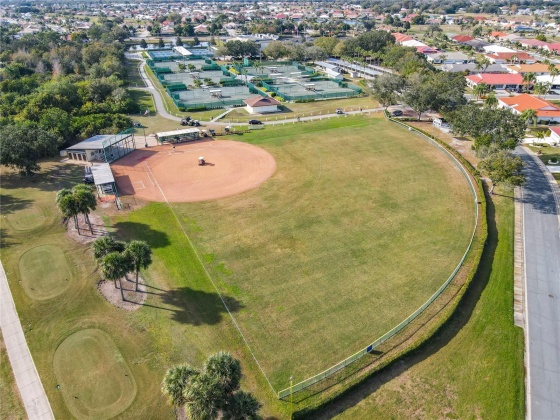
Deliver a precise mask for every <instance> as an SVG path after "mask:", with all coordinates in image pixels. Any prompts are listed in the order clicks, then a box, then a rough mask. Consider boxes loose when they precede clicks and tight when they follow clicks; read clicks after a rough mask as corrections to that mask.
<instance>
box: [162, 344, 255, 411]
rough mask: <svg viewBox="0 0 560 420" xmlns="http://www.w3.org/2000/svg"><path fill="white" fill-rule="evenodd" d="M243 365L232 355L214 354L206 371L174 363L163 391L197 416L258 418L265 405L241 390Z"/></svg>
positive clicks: (164, 382) (206, 366)
mask: <svg viewBox="0 0 560 420" xmlns="http://www.w3.org/2000/svg"><path fill="white" fill-rule="evenodd" d="M241 377H242V373H241V365H240V363H239V361H238V360H236V359H234V358H233V357H232V356H231V355H230V354H228V353H224V352H219V353H217V354H215V355H213V356H210V357H209V358H208V360H207V361H206V363H205V364H204V367H203V369H202V371H198V370H196V369H194V368H192V367H190V366H189V365H179V366H174V367H172V368H171V369H169V370H168V371H167V373H166V374H165V377H164V380H163V384H162V391H163V393H164V394H166V395H168V396H169V400H170V402H171V403H172V404H173V405H175V406H180V405H183V404H184V405H185V406H186V408H187V411H188V413H189V414H190V416H191V417H192V418H194V419H208V420H213V419H218V418H222V419H224V420H248V419H257V418H259V417H258V411H259V409H260V408H261V404H260V403H259V402H258V401H257V400H256V399H255V398H254V397H253V396H252V395H251V394H250V393H248V392H244V391H241V390H239V386H240V382H241Z"/></svg>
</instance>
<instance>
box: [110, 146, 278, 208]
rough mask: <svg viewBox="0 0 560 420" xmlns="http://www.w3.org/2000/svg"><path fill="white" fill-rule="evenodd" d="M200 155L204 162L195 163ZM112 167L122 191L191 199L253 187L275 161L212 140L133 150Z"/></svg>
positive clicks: (257, 152)
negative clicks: (201, 163)
mask: <svg viewBox="0 0 560 420" xmlns="http://www.w3.org/2000/svg"><path fill="white" fill-rule="evenodd" d="M199 157H204V159H205V161H206V164H205V165H204V166H200V165H199V164H198V163H199V161H198V158H199ZM111 169H112V170H113V174H114V176H115V180H116V182H117V185H118V188H119V192H120V193H121V194H122V195H134V196H136V197H137V198H141V199H144V200H148V201H170V202H196V201H207V200H213V199H217V198H223V197H228V196H231V195H235V194H238V193H241V192H244V191H248V190H251V189H253V188H256V187H258V186H259V185H261V184H262V183H263V182H265V181H266V180H267V179H268V178H270V176H272V174H273V173H274V171H275V169H276V162H275V160H274V158H273V157H272V155H271V154H270V153H268V152H267V151H265V150H264V149H261V148H260V147H257V146H253V145H250V144H246V143H240V142H236V141H228V140H222V141H214V140H211V141H198V142H190V143H183V144H176V145H175V148H174V147H173V146H172V145H162V146H157V147H152V148H149V149H141V150H136V151H134V152H133V153H131V154H129V155H127V156H125V157H124V158H122V159H119V160H118V161H117V162H115V164H113V165H111Z"/></svg>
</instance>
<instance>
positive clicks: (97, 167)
mask: <svg viewBox="0 0 560 420" xmlns="http://www.w3.org/2000/svg"><path fill="white" fill-rule="evenodd" d="M90 169H91V175H93V183H94V184H95V189H96V190H97V197H99V200H100V201H114V202H115V203H116V204H117V208H119V209H120V208H121V205H120V200H119V192H118V190H117V184H116V183H115V177H114V176H113V171H112V170H111V167H110V166H109V164H108V163H94V164H93V165H92V166H91V168H90Z"/></svg>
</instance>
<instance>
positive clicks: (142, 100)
mask: <svg viewBox="0 0 560 420" xmlns="http://www.w3.org/2000/svg"><path fill="white" fill-rule="evenodd" d="M128 93H129V95H130V96H131V98H132V99H133V100H134V102H136V103H137V104H138V105H139V106H140V110H141V114H144V111H145V110H146V109H149V110H150V113H152V114H154V113H155V112H156V107H155V104H154V98H153V96H152V94H151V93H150V92H146V91H145V90H136V89H129V90H128Z"/></svg>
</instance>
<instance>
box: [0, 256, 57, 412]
mask: <svg viewBox="0 0 560 420" xmlns="http://www.w3.org/2000/svg"><path fill="white" fill-rule="evenodd" d="M0 329H2V336H3V338H4V344H5V345H6V351H7V353H8V358H9V359H10V364H11V365H12V371H13V372H14V376H15V378H16V384H17V387H18V389H19V393H20V395H21V399H22V401H23V406H24V407H25V411H26V413H27V417H28V418H29V419H31V420H48V419H54V414H53V412H52V409H51V405H50V403H49V399H48V398H47V395H46V394H45V390H44V388H43V384H42V383H41V378H39V374H38V373H37V369H36V368H35V363H33V358H32V357H31V353H30V352H29V347H28V346H27V341H26V340H25V335H24V334H23V329H22V328H21V322H20V320H19V317H18V314H17V311H16V306H15V304H14V300H13V298H12V292H11V291H10V286H9V285H8V279H7V278H6V273H5V272H4V267H3V266H2V263H1V262H0Z"/></svg>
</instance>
